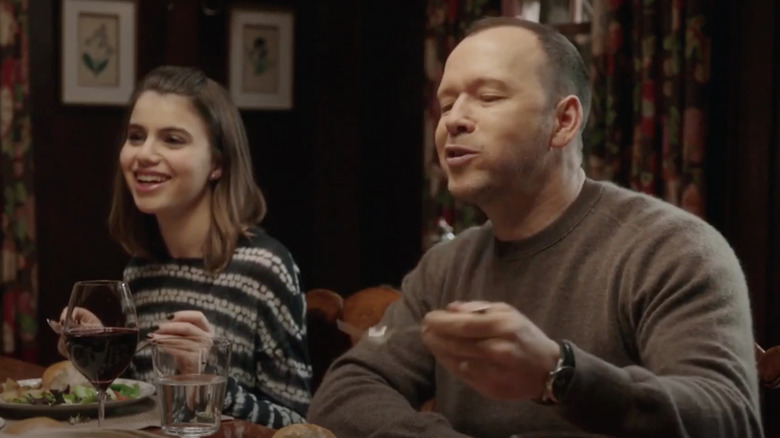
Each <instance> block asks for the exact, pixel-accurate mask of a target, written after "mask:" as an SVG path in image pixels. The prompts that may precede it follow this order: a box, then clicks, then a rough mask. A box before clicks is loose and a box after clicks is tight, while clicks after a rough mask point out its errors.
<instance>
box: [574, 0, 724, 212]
mask: <svg viewBox="0 0 780 438" xmlns="http://www.w3.org/2000/svg"><path fill="white" fill-rule="evenodd" d="M593 6H594V19H593V35H592V40H593V44H592V53H591V54H592V66H591V72H592V84H593V100H594V102H593V114H592V115H591V120H590V124H589V126H588V131H587V145H586V150H585V155H586V159H585V163H584V167H585V169H586V171H587V172H588V174H589V175H590V176H591V177H593V178H596V179H605V180H611V181H615V182H617V183H618V184H621V185H624V186H627V187H630V188H632V189H634V190H637V191H641V192H644V193H648V194H652V195H654V196H657V197H659V198H662V199H664V200H666V201H668V202H670V203H672V204H675V205H678V206H681V207H682V208H684V209H686V210H688V211H689V212H691V213H693V214H696V215H698V216H700V217H704V211H705V196H704V194H705V175H704V155H705V151H706V147H705V145H706V126H707V113H706V108H707V104H708V100H707V96H708V94H707V93H708V92H709V88H708V87H709V78H710V44H711V42H710V36H709V34H708V33H707V32H708V30H707V17H708V13H709V10H708V4H707V1H706V0H688V1H686V2H684V1H683V0H595V1H594V3H593Z"/></svg>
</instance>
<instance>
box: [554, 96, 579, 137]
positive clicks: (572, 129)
mask: <svg viewBox="0 0 780 438" xmlns="http://www.w3.org/2000/svg"><path fill="white" fill-rule="evenodd" d="M581 125H582V104H581V103H580V99H579V98H577V96H575V95H573V94H572V95H569V96H566V97H564V98H563V99H561V101H560V102H558V106H556V108H555V122H554V125H553V132H552V136H551V137H550V149H560V148H564V147H566V145H568V144H569V143H570V142H571V141H572V140H573V139H574V138H575V137H576V136H577V134H578V133H579V131H580V126H581Z"/></svg>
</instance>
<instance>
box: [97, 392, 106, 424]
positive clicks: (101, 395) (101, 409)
mask: <svg viewBox="0 0 780 438" xmlns="http://www.w3.org/2000/svg"><path fill="white" fill-rule="evenodd" d="M97 396H98V427H99V428H100V427H103V420H104V419H105V418H106V391H104V390H102V389H98V392H97Z"/></svg>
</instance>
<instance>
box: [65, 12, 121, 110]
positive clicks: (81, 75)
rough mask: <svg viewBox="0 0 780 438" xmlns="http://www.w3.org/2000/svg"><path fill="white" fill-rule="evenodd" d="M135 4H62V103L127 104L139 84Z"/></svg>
mask: <svg viewBox="0 0 780 438" xmlns="http://www.w3.org/2000/svg"><path fill="white" fill-rule="evenodd" d="M135 17H136V3H135V1H133V0H99V1H97V0H62V33H61V36H62V38H61V41H62V53H61V54H60V58H61V66H62V90H61V95H62V103H63V104H92V105H126V104H127V103H128V102H129V100H130V95H131V94H132V92H133V88H134V87H135V82H136V42H135V37H136V18H135Z"/></svg>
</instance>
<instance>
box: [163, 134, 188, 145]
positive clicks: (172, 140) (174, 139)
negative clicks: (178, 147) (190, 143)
mask: <svg viewBox="0 0 780 438" xmlns="http://www.w3.org/2000/svg"><path fill="white" fill-rule="evenodd" d="M165 142H166V143H168V144H182V143H184V139H183V138H182V137H179V136H178V135H169V136H167V137H165Z"/></svg>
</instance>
